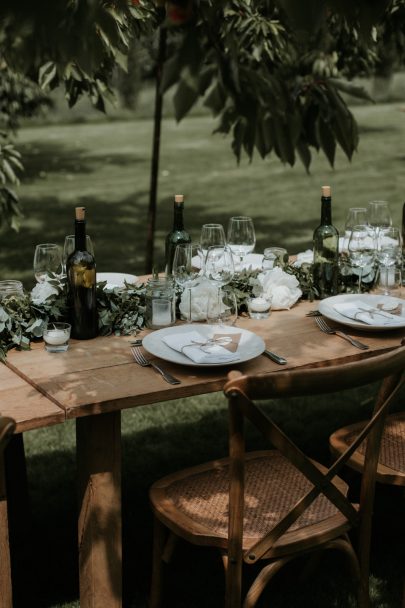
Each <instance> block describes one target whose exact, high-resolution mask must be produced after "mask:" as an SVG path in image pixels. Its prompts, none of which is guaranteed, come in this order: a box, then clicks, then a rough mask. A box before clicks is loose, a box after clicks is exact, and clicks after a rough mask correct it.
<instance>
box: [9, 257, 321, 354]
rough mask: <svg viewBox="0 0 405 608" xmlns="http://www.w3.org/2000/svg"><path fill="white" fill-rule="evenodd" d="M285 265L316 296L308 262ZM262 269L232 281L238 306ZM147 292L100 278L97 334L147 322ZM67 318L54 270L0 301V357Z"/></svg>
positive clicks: (133, 329) (306, 293) (129, 330)
mask: <svg viewBox="0 0 405 608" xmlns="http://www.w3.org/2000/svg"><path fill="white" fill-rule="evenodd" d="M284 270H285V271H286V272H288V273H289V274H293V275H294V276H295V277H296V278H297V279H298V281H299V284H300V288H301V290H302V292H303V298H309V299H311V300H312V299H313V298H314V297H316V296H317V294H316V291H315V290H314V287H313V283H312V275H311V272H310V265H308V264H303V265H302V266H301V268H295V267H294V266H286V267H285V268H284ZM260 272H261V271H260V270H243V271H242V272H241V273H239V274H237V275H236V276H235V278H234V279H233V281H232V282H231V283H230V288H231V289H232V290H233V291H234V293H235V295H236V299H237V304H238V309H239V311H240V312H243V311H244V310H245V302H246V299H247V297H249V296H250V295H252V294H254V293H256V292H257V290H258V289H260V281H259V280H258V275H259V274H260ZM145 292H146V285H145V284H144V283H141V284H136V285H135V284H129V283H128V284H126V285H125V287H124V288H122V287H115V288H107V285H106V283H105V282H102V283H98V284H97V309H98V319H99V334H100V335H102V336H108V335H110V334H115V335H136V333H137V332H138V331H139V330H140V329H142V328H143V327H144V325H145ZM179 295H180V291H178V293H177V296H179ZM67 320H68V309H67V290H66V281H64V280H61V279H59V278H57V277H56V276H54V277H53V278H52V279H51V280H49V281H47V282H46V283H45V284H39V285H37V286H36V287H35V288H34V289H33V291H32V292H31V293H24V294H23V295H10V296H6V297H3V299H2V300H1V303H0V359H1V360H2V361H4V360H5V358H6V355H7V351H8V350H10V349H11V348H19V349H22V350H28V349H29V348H30V343H31V341H33V340H39V339H41V338H42V335H43V332H44V328H45V326H46V324H47V323H48V322H52V321H67Z"/></svg>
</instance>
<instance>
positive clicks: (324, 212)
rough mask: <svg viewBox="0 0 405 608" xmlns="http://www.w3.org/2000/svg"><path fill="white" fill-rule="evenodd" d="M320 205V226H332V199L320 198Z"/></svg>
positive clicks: (328, 197) (327, 197)
mask: <svg viewBox="0 0 405 608" xmlns="http://www.w3.org/2000/svg"><path fill="white" fill-rule="evenodd" d="M321 203H322V205H321V225H322V226H326V225H328V226H330V225H331V224H332V199H331V197H330V196H322V197H321Z"/></svg>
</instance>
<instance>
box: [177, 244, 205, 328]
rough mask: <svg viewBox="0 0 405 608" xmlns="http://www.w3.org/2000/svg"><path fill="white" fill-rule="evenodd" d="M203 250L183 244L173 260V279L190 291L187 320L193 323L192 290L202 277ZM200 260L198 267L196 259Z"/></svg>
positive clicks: (178, 246)
mask: <svg viewBox="0 0 405 608" xmlns="http://www.w3.org/2000/svg"><path fill="white" fill-rule="evenodd" d="M201 256H202V254H201V248H200V247H197V246H196V245H192V244H191V243H181V244H179V245H177V247H176V250H175V252H174V258H173V269H172V271H173V278H174V280H175V281H176V283H177V285H180V287H182V288H183V290H185V289H187V290H188V311H187V316H186V320H187V322H188V323H191V321H192V318H191V290H192V288H193V287H195V286H196V285H198V283H199V281H200V279H201V277H202V273H203V270H202V266H203V264H202V260H201ZM196 257H197V258H199V259H200V264H199V265H198V267H196V265H195V263H194V262H193V259H194V258H196Z"/></svg>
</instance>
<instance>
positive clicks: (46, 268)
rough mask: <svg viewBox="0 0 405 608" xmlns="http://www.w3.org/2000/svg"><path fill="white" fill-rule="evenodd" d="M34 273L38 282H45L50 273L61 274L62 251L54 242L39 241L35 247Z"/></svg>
mask: <svg viewBox="0 0 405 608" xmlns="http://www.w3.org/2000/svg"><path fill="white" fill-rule="evenodd" d="M34 274H35V278H36V280H37V282H38V283H45V281H46V280H48V278H49V277H50V275H51V274H56V275H58V276H60V275H61V274H62V252H61V250H60V247H59V245H57V244H56V243H41V244H39V245H37V246H36V247H35V253H34Z"/></svg>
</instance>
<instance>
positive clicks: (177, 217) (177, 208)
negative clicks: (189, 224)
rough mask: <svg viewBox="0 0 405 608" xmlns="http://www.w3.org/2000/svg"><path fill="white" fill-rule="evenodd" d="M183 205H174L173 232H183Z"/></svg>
mask: <svg viewBox="0 0 405 608" xmlns="http://www.w3.org/2000/svg"><path fill="white" fill-rule="evenodd" d="M183 209H184V204H183V203H174V215H173V230H184V221H183Z"/></svg>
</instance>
